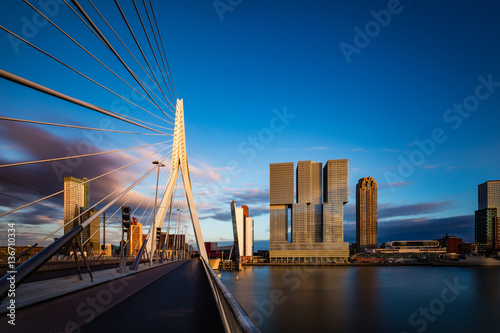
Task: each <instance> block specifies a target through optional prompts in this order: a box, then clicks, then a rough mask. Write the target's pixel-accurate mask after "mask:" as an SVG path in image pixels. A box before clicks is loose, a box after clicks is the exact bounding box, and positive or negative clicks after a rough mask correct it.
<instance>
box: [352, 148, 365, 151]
mask: <svg viewBox="0 0 500 333" xmlns="http://www.w3.org/2000/svg"><path fill="white" fill-rule="evenodd" d="M351 151H366V150H364V149H363V148H353V149H351Z"/></svg>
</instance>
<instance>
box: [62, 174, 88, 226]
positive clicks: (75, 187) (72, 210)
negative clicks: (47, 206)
mask: <svg viewBox="0 0 500 333" xmlns="http://www.w3.org/2000/svg"><path fill="white" fill-rule="evenodd" d="M86 181H87V178H83V179H78V178H74V177H64V225H65V226H64V233H67V232H68V231H70V230H71V229H73V228H74V227H75V226H77V225H78V223H79V220H78V219H76V220H74V221H73V222H72V223H69V224H67V223H68V222H69V221H71V220H73V219H74V218H75V217H77V216H78V215H80V208H83V207H87V208H88V207H89V206H90V188H89V183H85V182H86Z"/></svg>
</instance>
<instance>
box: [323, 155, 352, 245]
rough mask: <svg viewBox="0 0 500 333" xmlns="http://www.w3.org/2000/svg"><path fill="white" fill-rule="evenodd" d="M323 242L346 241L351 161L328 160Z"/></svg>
mask: <svg viewBox="0 0 500 333" xmlns="http://www.w3.org/2000/svg"><path fill="white" fill-rule="evenodd" d="M323 190H324V194H323V198H324V201H325V202H324V203H323V242H343V241H344V205H345V204H346V203H347V202H348V201H349V160H347V159H341V160H328V161H327V162H326V164H325V168H324V170H323Z"/></svg>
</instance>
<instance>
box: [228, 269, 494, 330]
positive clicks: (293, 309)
mask: <svg viewBox="0 0 500 333" xmlns="http://www.w3.org/2000/svg"><path fill="white" fill-rule="evenodd" d="M221 274H222V276H221V280H222V281H223V282H224V284H225V285H226V286H227V288H228V289H229V290H230V291H231V293H232V294H233V295H234V296H235V297H236V299H237V300H238V302H239V303H240V304H241V305H242V306H243V308H244V309H245V310H246V312H247V313H248V314H249V315H250V317H251V318H252V320H253V321H254V322H255V323H256V324H257V325H258V326H259V328H260V329H261V330H262V332H398V333H399V332H408V333H409V332H418V333H423V332H428V333H431V332H439V333H444V332H500V267H431V266H420V267H412V266H380V267H366V266H365V267H356V266H351V267H349V266H348V267H335V266H323V267H316V266H304V267H299V266H296V267H292V266H275V267H270V266H259V267H257V266H254V267H251V266H250V267H243V270H242V271H239V272H224V271H223V272H221ZM236 276H238V278H239V279H238V280H236Z"/></svg>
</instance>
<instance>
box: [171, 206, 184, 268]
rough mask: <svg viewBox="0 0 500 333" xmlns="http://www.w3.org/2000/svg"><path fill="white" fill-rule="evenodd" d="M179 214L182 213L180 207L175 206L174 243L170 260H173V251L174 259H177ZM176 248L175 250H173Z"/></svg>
mask: <svg viewBox="0 0 500 333" xmlns="http://www.w3.org/2000/svg"><path fill="white" fill-rule="evenodd" d="M181 214H182V209H180V208H177V223H176V224H175V234H174V243H173V244H172V260H174V253H175V259H176V260H177V259H178V255H179V251H178V247H179V246H178V244H177V243H178V239H179V238H178V237H177V236H178V233H179V221H180V220H181ZM175 250H177V251H176V252H174V251H175Z"/></svg>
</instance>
